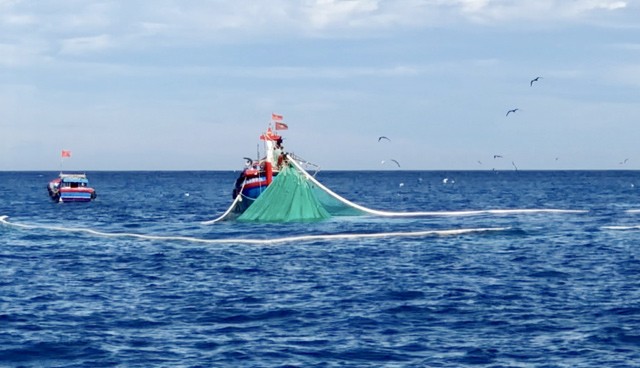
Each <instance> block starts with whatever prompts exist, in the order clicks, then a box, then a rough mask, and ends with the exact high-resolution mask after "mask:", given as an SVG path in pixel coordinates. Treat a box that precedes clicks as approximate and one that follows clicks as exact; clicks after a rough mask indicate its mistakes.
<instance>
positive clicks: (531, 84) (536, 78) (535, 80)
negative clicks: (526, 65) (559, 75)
mask: <svg viewBox="0 0 640 368" xmlns="http://www.w3.org/2000/svg"><path fill="white" fill-rule="evenodd" d="M540 79H542V77H535V78H533V79H532V80H531V82H529V87H533V82H537V81H539V80H540Z"/></svg>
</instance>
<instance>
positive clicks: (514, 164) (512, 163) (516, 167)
mask: <svg viewBox="0 0 640 368" xmlns="http://www.w3.org/2000/svg"><path fill="white" fill-rule="evenodd" d="M511 165H513V167H514V168H515V169H516V171H518V166H516V163H515V162H513V161H511Z"/></svg>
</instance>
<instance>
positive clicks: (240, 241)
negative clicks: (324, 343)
mask: <svg viewBox="0 0 640 368" xmlns="http://www.w3.org/2000/svg"><path fill="white" fill-rule="evenodd" d="M8 217H9V216H0V223H2V224H3V225H7V226H13V227H17V228H22V229H40V230H52V231H64V232H79V233H87V234H91V235H97V236H103V237H111V238H115V237H121V238H122V237H129V238H136V239H145V240H163V241H187V242H194V243H205V244H258V245H273V244H280V243H296V242H305V241H317V240H344V239H366V238H390V237H425V236H453V235H464V234H471V233H483V232H491V231H505V230H509V228H508V227H495V228H475V229H455V230H423V231H399V232H386V233H370V234H325V235H298V236H288V237H282V238H271V239H242V238H240V239H202V238H194V237H189V236H158V235H143V234H134V233H106V232H102V231H97V230H92V229H85V228H65V227H58V226H46V225H27V224H19V223H13V222H9V221H7V218H8Z"/></svg>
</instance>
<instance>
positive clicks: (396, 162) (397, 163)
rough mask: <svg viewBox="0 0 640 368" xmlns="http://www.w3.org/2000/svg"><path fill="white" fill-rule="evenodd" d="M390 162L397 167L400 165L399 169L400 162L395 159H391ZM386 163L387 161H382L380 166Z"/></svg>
mask: <svg viewBox="0 0 640 368" xmlns="http://www.w3.org/2000/svg"><path fill="white" fill-rule="evenodd" d="M389 161H393V162H394V163H395V164H396V165H398V167H400V163H399V162H398V161H396V160H394V159H389ZM384 163H385V161H384V160H382V161H381V162H380V164H381V165H384Z"/></svg>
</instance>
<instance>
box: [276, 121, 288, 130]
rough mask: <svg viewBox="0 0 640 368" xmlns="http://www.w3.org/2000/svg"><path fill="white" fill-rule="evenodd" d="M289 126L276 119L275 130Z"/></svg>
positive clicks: (285, 128)
mask: <svg viewBox="0 0 640 368" xmlns="http://www.w3.org/2000/svg"><path fill="white" fill-rule="evenodd" d="M287 129H289V126H288V125H287V124H285V123H283V122H281V121H276V130H287Z"/></svg>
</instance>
